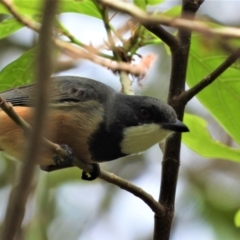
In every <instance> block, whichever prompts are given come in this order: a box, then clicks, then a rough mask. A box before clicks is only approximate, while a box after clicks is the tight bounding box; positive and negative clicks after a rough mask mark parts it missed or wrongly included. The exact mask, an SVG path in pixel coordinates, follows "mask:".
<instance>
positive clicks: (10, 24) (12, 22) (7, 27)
mask: <svg viewBox="0 0 240 240" xmlns="http://www.w3.org/2000/svg"><path fill="white" fill-rule="evenodd" d="M22 27H23V25H22V24H21V23H20V22H18V21H17V20H16V19H15V18H8V19H5V20H3V21H2V22H0V39H2V38H5V37H8V36H9V35H11V34H12V33H14V32H16V31H17V30H19V29H21V28H22Z"/></svg>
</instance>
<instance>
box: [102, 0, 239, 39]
mask: <svg viewBox="0 0 240 240" xmlns="http://www.w3.org/2000/svg"><path fill="white" fill-rule="evenodd" d="M98 2H100V3H101V4H103V5H104V6H107V7H110V8H113V9H114V10H117V11H120V12H124V13H128V14H129V15H131V16H132V17H133V18H135V19H136V20H137V21H138V22H140V23H141V24H142V25H144V26H145V25H158V24H162V25H165V26H169V27H176V28H185V29H188V30H193V31H196V32H200V33H203V34H206V35H213V36H214V35H219V36H222V37H232V38H239V37H240V29H239V28H234V27H224V28H216V29H215V28H210V27H208V25H207V24H205V23H203V22H200V21H192V20H188V19H183V18H171V17H167V16H164V15H158V16H155V15H150V14H148V13H146V12H145V11H143V10H141V9H140V8H138V7H136V6H135V5H133V4H132V3H127V2H123V1H119V0H115V1H112V0H98Z"/></svg>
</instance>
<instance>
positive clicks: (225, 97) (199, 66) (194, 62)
mask: <svg viewBox="0 0 240 240" xmlns="http://www.w3.org/2000/svg"><path fill="white" fill-rule="evenodd" d="M204 41H205V45H204V44H203V43H204ZM204 41H203V40H202V39H201V38H200V37H199V36H198V35H195V36H193V37H192V44H191V51H190V56H189V61H188V71H187V84H188V85H189V87H192V86H194V85H195V84H197V83H198V82H199V81H200V80H201V79H203V78H204V77H205V76H208V75H209V74H210V73H211V72H212V71H213V70H214V69H216V68H217V67H218V66H219V65H220V64H221V63H222V62H223V61H224V60H225V59H226V58H227V57H228V55H226V54H225V53H223V52H222V51H220V50H219V49H218V48H217V47H216V45H217V44H216V43H215V44H211V45H209V42H206V40H204ZM197 98H198V99H199V101H200V102H201V103H202V104H203V105H204V106H205V107H206V108H207V109H208V111H209V112H210V113H211V114H212V115H213V116H214V118H215V119H216V120H217V121H218V122H219V124H220V125H221V126H222V127H223V128H224V129H225V130H226V131H227V132H228V134H229V135H230V136H231V137H232V138H233V139H234V140H235V141H236V142H237V143H240V121H239V119H240V104H239V102H240V71H239V69H236V68H228V69H227V70H226V71H225V72H224V73H223V74H222V75H221V76H219V77H218V79H216V80H215V81H214V82H213V83H212V84H210V85H209V86H208V87H207V88H205V89H204V90H203V91H201V92H200V93H199V94H197Z"/></svg>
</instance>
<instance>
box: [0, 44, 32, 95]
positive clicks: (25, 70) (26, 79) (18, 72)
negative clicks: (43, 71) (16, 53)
mask: <svg viewBox="0 0 240 240" xmlns="http://www.w3.org/2000/svg"><path fill="white" fill-rule="evenodd" d="M35 56H36V49H35V48H34V49H31V50H29V51H27V52H25V53H24V54H22V56H21V57H19V58H18V59H17V60H15V61H13V62H11V63H10V64H9V65H7V66H6V67H5V68H4V69H3V70H2V71H1V72H0V91H3V90H6V89H9V88H13V87H16V86H21V85H24V84H27V83H30V82H32V80H33V73H34V63H35Z"/></svg>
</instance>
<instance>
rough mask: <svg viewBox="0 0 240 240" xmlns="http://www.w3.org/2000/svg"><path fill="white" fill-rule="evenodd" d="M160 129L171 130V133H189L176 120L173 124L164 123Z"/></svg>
mask: <svg viewBox="0 0 240 240" xmlns="http://www.w3.org/2000/svg"><path fill="white" fill-rule="evenodd" d="M162 128H163V129H166V130H171V131H173V132H189V129H188V127H187V126H186V125H185V124H184V123H182V122H181V121H179V120H177V121H176V122H175V123H164V124H163V125H162Z"/></svg>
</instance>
